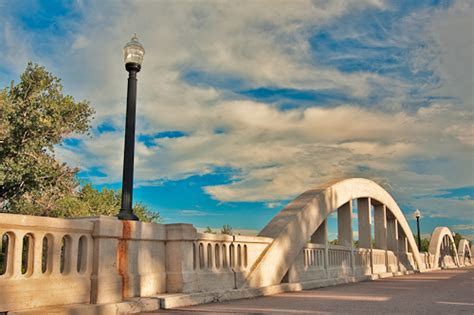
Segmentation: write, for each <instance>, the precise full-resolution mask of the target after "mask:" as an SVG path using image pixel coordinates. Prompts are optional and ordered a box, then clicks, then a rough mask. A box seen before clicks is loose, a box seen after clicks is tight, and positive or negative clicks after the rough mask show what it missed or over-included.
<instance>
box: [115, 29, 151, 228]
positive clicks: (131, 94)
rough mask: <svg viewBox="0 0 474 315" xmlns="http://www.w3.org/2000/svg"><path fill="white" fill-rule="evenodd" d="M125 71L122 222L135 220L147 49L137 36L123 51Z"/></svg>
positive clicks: (119, 216) (120, 217) (136, 218)
mask: <svg viewBox="0 0 474 315" xmlns="http://www.w3.org/2000/svg"><path fill="white" fill-rule="evenodd" d="M123 54H124V62H125V69H126V70H127V71H128V90H127V114H126V118H125V149H124V154H123V156H124V157H123V178H122V207H121V208H120V212H119V214H118V218H119V219H120V220H135V221H138V217H137V216H136V215H135V214H134V213H133V209H132V198H133V159H134V156H135V116H136V105H137V73H138V72H139V71H140V69H141V65H142V63H143V56H144V55H145V49H143V46H142V44H140V42H139V41H138V38H137V35H136V34H135V36H133V37H132V40H131V41H130V42H129V43H128V44H127V45H125V47H124V49H123Z"/></svg>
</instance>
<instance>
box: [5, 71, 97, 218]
mask: <svg viewBox="0 0 474 315" xmlns="http://www.w3.org/2000/svg"><path fill="white" fill-rule="evenodd" d="M60 82H61V81H60V79H58V78H56V77H54V76H53V75H52V74H51V73H49V72H47V71H46V70H45V68H44V67H41V66H38V65H36V64H32V63H29V64H28V66H27V68H26V70H25V72H24V73H23V74H22V75H21V81H20V82H19V83H18V84H16V85H14V82H12V83H11V86H10V87H9V88H5V89H3V90H1V91H0V203H1V205H2V208H5V207H7V208H9V209H10V210H12V209H14V208H16V204H17V203H21V204H24V203H25V202H29V203H32V204H40V205H42V206H43V208H44V210H45V211H48V210H49V209H50V208H51V207H52V205H53V204H54V202H55V200H57V199H58V198H61V197H64V196H66V195H69V194H71V193H72V192H73V191H74V190H75V189H76V187H77V185H78V184H77V181H76V178H75V174H76V172H77V170H76V169H73V168H70V167H68V166H67V165H66V164H64V163H60V162H58V161H57V160H56V159H55V156H54V146H55V145H57V144H59V143H61V142H62V141H63V140H64V138H65V137H67V136H69V135H71V134H72V133H77V134H80V133H87V131H88V130H89V126H90V120H91V117H92V114H93V110H92V108H91V107H90V105H89V103H88V102H86V101H83V102H76V101H74V99H73V98H72V97H71V96H68V95H63V93H62V85H61V83H60Z"/></svg>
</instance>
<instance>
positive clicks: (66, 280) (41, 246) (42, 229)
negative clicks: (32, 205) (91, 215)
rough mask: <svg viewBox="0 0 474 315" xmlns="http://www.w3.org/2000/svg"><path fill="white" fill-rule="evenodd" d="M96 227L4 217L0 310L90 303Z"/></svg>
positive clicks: (1, 225) (1, 216) (0, 230)
mask: <svg viewBox="0 0 474 315" xmlns="http://www.w3.org/2000/svg"><path fill="white" fill-rule="evenodd" d="M93 227H94V224H93V223H92V222H86V221H81V220H66V219H56V218H44V217H33V216H24V215H13V214H0V237H1V250H0V252H1V253H2V255H1V259H0V292H1V293H0V312H4V311H7V310H12V309H17V308H24V307H25V301H28V306H29V307H40V306H45V305H57V304H74V303H89V302H90V288H91V284H90V277H91V273H92V255H93V240H92V235H91V234H92V230H93Z"/></svg>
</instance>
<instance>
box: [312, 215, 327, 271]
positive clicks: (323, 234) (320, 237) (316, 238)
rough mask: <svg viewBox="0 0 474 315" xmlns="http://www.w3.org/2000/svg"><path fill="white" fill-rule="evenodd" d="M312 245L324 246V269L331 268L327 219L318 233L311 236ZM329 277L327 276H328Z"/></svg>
mask: <svg viewBox="0 0 474 315" xmlns="http://www.w3.org/2000/svg"><path fill="white" fill-rule="evenodd" d="M311 243H315V244H324V269H326V272H327V269H328V267H329V257H328V253H329V246H328V221H327V219H326V220H324V221H323V223H321V225H320V226H319V227H318V229H317V230H316V232H314V233H313V235H312V236H311ZM326 275H327V274H326Z"/></svg>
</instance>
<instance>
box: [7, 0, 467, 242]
mask: <svg viewBox="0 0 474 315" xmlns="http://www.w3.org/2000/svg"><path fill="white" fill-rule="evenodd" d="M473 17H474V5H473V3H472V2H471V1H465V0H458V1H421V0H420V1H411V0H399V1H395V0H394V1H389V0H387V1H385V0H353V1H352V0H320V1H318V0H315V1H303V0H301V1H289V0H286V1H282V0H268V1H264V0H259V1H247V0H243V1H238V2H237V1H228V2H224V1H151V0H149V1H112V0H104V1H88V0H75V1H56V0H50V1H46V0H45V1H33V0H17V1H7V0H0V42H1V43H2V45H0V54H1V56H2V62H1V64H0V86H2V87H5V86H7V85H9V84H10V81H11V80H15V81H18V79H19V75H20V73H21V72H22V71H23V70H24V69H25V67H26V64H27V62H28V61H30V60H31V61H33V62H35V63H39V64H41V65H44V66H45V67H46V68H47V69H48V70H49V71H51V72H52V73H53V74H55V75H56V76H58V77H60V78H61V79H62V83H63V85H64V92H65V93H67V94H69V95H72V96H73V97H74V98H75V99H76V100H84V99H85V100H88V101H90V102H91V105H92V106H93V107H94V109H95V111H96V115H95V119H94V121H93V128H92V130H91V134H90V135H89V136H79V135H73V136H72V137H70V138H68V139H66V141H65V142H64V143H63V144H62V145H60V146H58V147H57V150H56V155H57V157H58V158H59V159H61V160H62V161H65V162H67V163H68V164H69V165H71V166H77V167H79V168H80V169H81V171H80V173H79V177H80V179H81V180H84V181H85V182H91V183H92V184H93V185H94V186H95V187H97V188H99V189H100V188H102V187H109V188H114V189H120V187H121V183H120V181H121V174H122V161H123V156H122V154H123V134H124V120H125V117H124V115H125V100H126V82H127V81H126V80H127V73H126V71H125V69H124V65H123V55H122V54H123V52H122V48H123V46H124V45H125V43H127V42H128V41H129V40H130V38H131V36H132V35H133V34H134V33H136V34H137V35H138V37H139V40H140V41H141V42H142V44H143V46H144V47H145V50H146V52H145V59H144V63H143V67H142V70H141V72H140V73H139V75H138V80H139V81H138V100H137V106H138V107H137V143H136V157H135V190H134V201H136V202H138V201H140V202H142V203H144V204H146V205H148V206H149V207H150V208H151V209H153V210H154V211H158V212H160V214H161V216H162V218H163V220H164V223H176V222H186V223H193V224H194V225H195V226H196V227H198V228H205V227H207V226H210V227H211V228H214V229H219V227H221V226H222V225H223V224H230V225H231V226H232V227H233V228H234V230H238V231H242V233H257V232H258V231H259V230H261V229H262V228H263V227H264V226H265V225H266V224H267V223H268V222H269V221H270V220H271V218H272V217H273V216H274V215H275V214H276V213H278V211H280V210H281V209H282V208H283V207H284V206H285V205H286V204H287V203H288V202H290V201H291V200H292V199H294V198H295V197H296V196H298V195H299V194H300V193H302V192H304V191H306V190H308V189H311V188H315V187H317V186H318V185H320V184H322V183H324V182H326V181H328V180H332V179H334V178H344V177H364V178H369V179H372V180H374V181H375V182H377V183H379V184H380V185H381V186H382V187H384V188H385V189H387V190H388V191H389V192H390V193H391V194H392V196H393V197H394V198H395V200H396V201H397V203H398V204H399V206H400V207H401V209H402V210H403V211H404V213H405V215H406V216H407V219H408V220H409V223H410V225H411V227H412V230H413V231H416V228H415V221H414V219H413V215H412V214H413V211H414V210H415V209H416V208H419V209H420V210H421V212H422V218H421V230H422V234H423V235H428V234H430V233H431V231H432V230H433V228H434V227H435V226H439V225H445V226H449V227H451V228H452V229H453V230H455V231H457V232H459V233H461V234H463V235H465V236H468V237H469V238H471V239H474V211H473V210H474V201H473V198H474V165H473V161H474V159H473V158H474V157H473V153H474V151H473V146H474V135H473V121H474V120H473V116H474V111H473V110H474V103H473V92H472V91H473V86H474V79H473V73H474V31H473V30H474V25H473ZM330 221H331V222H330V234H331V235H330V237H331V236H333V237H334V235H335V230H334V229H335V224H334V222H333V221H334V218H333V217H332V218H331V220H330Z"/></svg>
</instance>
